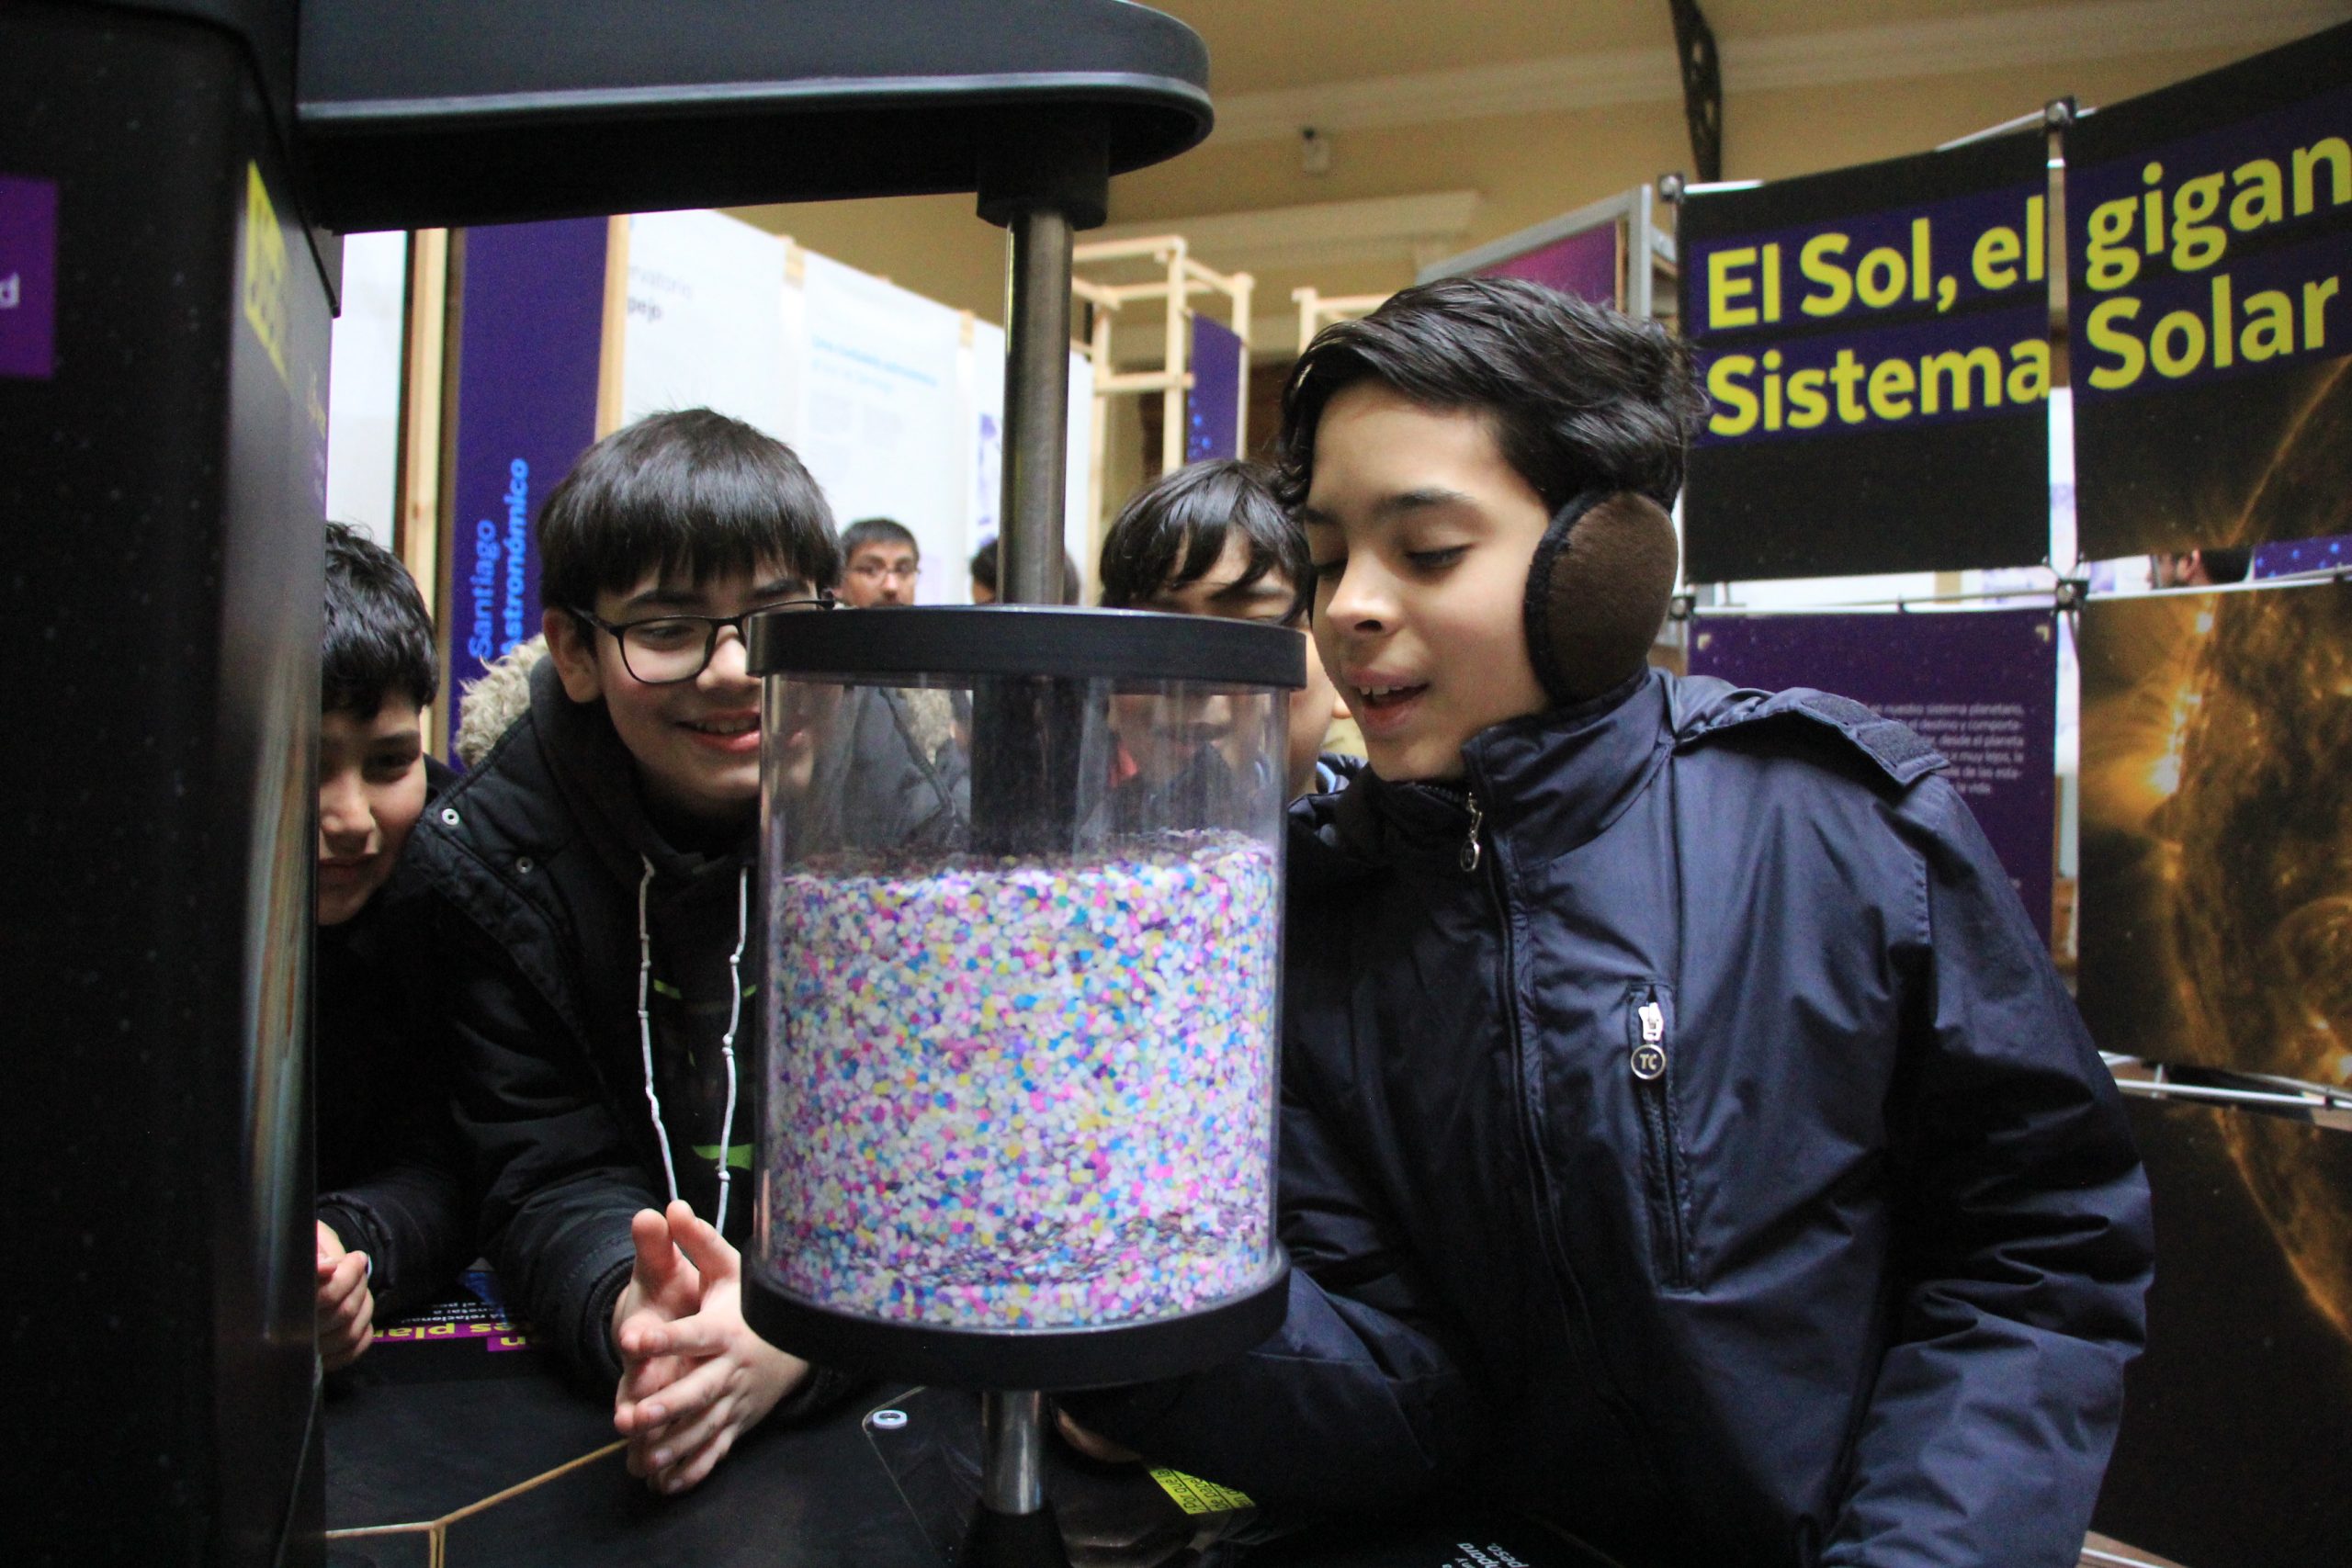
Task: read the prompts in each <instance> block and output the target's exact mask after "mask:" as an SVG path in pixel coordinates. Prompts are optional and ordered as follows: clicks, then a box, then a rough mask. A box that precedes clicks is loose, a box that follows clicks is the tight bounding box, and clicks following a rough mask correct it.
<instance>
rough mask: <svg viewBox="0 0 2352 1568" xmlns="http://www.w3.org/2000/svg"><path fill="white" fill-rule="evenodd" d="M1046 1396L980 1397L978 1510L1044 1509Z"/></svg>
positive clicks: (1019, 1511) (1022, 1511) (1020, 1511)
mask: <svg viewBox="0 0 2352 1568" xmlns="http://www.w3.org/2000/svg"><path fill="white" fill-rule="evenodd" d="M1045 1444H1046V1396H1045V1395H1044V1394H1042V1393H1035V1392H1024V1393H983V1394H981V1395H980V1505H981V1506H983V1507H985V1508H987V1509H988V1510H989V1512H990V1513H995V1514H1034V1513H1035V1512H1037V1510H1038V1509H1040V1508H1042V1507H1044V1506H1046V1485H1045V1451H1046V1450H1045Z"/></svg>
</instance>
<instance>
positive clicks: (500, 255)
mask: <svg viewBox="0 0 2352 1568" xmlns="http://www.w3.org/2000/svg"><path fill="white" fill-rule="evenodd" d="M460 265H462V267H463V269H464V270H463V274H462V279H463V280H462V283H461V286H460V287H461V290H462V292H461V295H460V299H461V300H462V310H463V320H462V321H461V323H460V325H459V328H458V406H457V411H456V420H457V452H456V457H455V459H454V461H453V463H452V465H451V480H450V534H449V546H448V550H447V558H448V563H449V564H448V567H447V576H446V579H445V581H443V582H442V584H441V604H442V606H443V611H444V614H445V615H446V616H447V622H448V627H449V685H448V690H449V694H450V701H449V703H448V710H449V711H448V712H447V715H445V716H444V725H445V731H444V732H445V734H446V735H447V737H448V738H449V739H451V740H454V739H455V738H456V735H457V732H458V706H459V702H460V699H461V694H463V692H464V691H465V688H466V685H467V683H468V682H471V681H474V680H478V679H480V678H481V672H482V670H483V667H484V666H486V665H488V664H489V663H490V662H491V661H492V660H495V659H497V658H498V657H499V656H500V655H502V654H504V653H507V652H510V651H512V650H513V649H514V647H515V644H516V643H519V642H524V641H527V640H528V639H530V638H531V637H537V635H538V632H539V554H538V547H537V542H536V541H535V539H534V537H533V535H532V528H533V525H535V524H536V523H537V519H538V512H539V505H540V503H541V502H543V501H544V500H545V499H546V497H547V492H548V488H549V487H551V486H552V485H554V484H555V482H556V481H557V480H559V479H562V478H563V476H564V474H565V473H566V472H567V471H568V470H569V469H570V468H571V464H572V461H573V459H575V458H577V457H579V456H580V454H581V453H582V451H584V450H585V449H586V448H587V446H588V445H589V443H590V442H592V441H594V439H595V438H596V374H597V367H598V364H599V360H600V358H601V355H602V352H603V344H604V321H605V220H604V219H602V218H581V219H571V220H564V221H561V222H556V223H515V224H504V225H501V226H499V227H496V228H487V229H470V230H468V231H466V233H465V235H464V245H463V249H462V251H461V253H460Z"/></svg>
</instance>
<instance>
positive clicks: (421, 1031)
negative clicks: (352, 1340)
mask: <svg viewBox="0 0 2352 1568" xmlns="http://www.w3.org/2000/svg"><path fill="white" fill-rule="evenodd" d="M425 767H426V773H427V777H428V779H429V781H430V782H429V784H428V785H427V791H426V796H425V805H426V807H427V809H428V810H429V809H430V808H431V807H432V806H433V803H434V802H435V800H437V799H438V798H439V797H440V795H441V794H442V793H443V792H444V791H445V790H447V788H448V785H449V782H450V780H451V778H452V777H453V775H452V774H451V773H450V772H449V770H448V769H447V768H445V767H443V766H441V764H440V763H438V762H435V761H432V760H431V759H429V758H428V759H427V760H426V763H425ZM422 895H423V888H422V887H421V886H420V884H419V880H418V878H417V876H416V874H415V873H414V871H413V869H411V867H410V866H409V865H408V864H407V863H405V862H403V863H402V864H401V866H400V867H399V868H398V869H397V870H395V871H394V872H393V874H392V876H391V879H390V881H388V882H387V883H386V884H385V885H384V886H382V887H381V888H379V890H378V891H377V893H376V896H375V897H372V898H370V899H369V900H368V903H367V904H366V906H365V907H363V908H361V909H360V911H359V912H358V913H357V914H356V915H354V916H353V917H352V918H351V919H348V920H345V922H344V923H343V924H341V925H338V926H324V927H322V928H320V930H319V933H318V969H317V974H316V976H315V978H314V979H313V981H312V987H311V988H312V994H313V996H314V997H315V998H316V1009H315V1011H314V1014H313V1016H314V1018H315V1020H316V1022H315V1026H314V1028H313V1031H312V1034H313V1038H314V1041H315V1046H314V1050H313V1053H312V1061H313V1064H314V1079H315V1087H314V1099H315V1102H316V1104H317V1106H318V1172H319V1188H320V1192H319V1202H318V1217H319V1218H320V1219H322V1220H324V1221H325V1222H326V1223H327V1224H329V1225H332V1226H333V1227H334V1233H335V1235H337V1236H338V1237H340V1238H341V1239H342V1242H343V1245H344V1246H345V1247H349V1248H350V1249H352V1250H353V1251H355V1252H365V1253H366V1254H367V1255H368V1288H369V1290H370V1291H371V1292H373V1293H374V1295H375V1299H376V1322H377V1324H378V1325H379V1326H380V1325H386V1324H389V1323H390V1322H391V1321H392V1320H393V1319H395V1318H398V1317H401V1316H403V1315H405V1314H409V1313H412V1312H414V1311H415V1310H416V1309H417V1308H419V1307H422V1306H426V1305H429V1304H431V1303H433V1302H435V1301H438V1300H441V1299H442V1298H443V1295H444V1293H445V1292H447V1290H448V1288H449V1287H450V1286H451V1284H452V1283H453V1282H454V1280H456V1277H457V1274H458V1270H459V1269H463V1268H464V1267H465V1266H466V1265H467V1264H468V1263H469V1262H470V1261H472V1259H473V1257H474V1200H473V1193H472V1190H471V1187H470V1185H469V1181H468V1179H467V1172H466V1157H465V1151H464V1148H463V1145H461V1144H460V1143H459V1141H458V1129H457V1125H456V1123H455V1122H452V1121H451V1120H450V1116H449V1100H450V1082H449V1060H448V1043H447V1038H446V1036H445V1034H444V1032H443V1031H442V1030H441V1029H440V1027H439V1021H438V1020H437V1019H436V1018H435V1017H434V1016H433V1013H432V1011H431V1010H430V1009H428V1008H425V1007H423V1006H421V1005H419V998H418V996H417V994H416V987H415V985H414V981H413V975H414V971H415V963H414V948H415V945H416V944H417V943H418V942H420V941H421V940H422V937H421V933H420V932H418V931H417V930H416V929H415V923H416V922H415V920H414V916H415V915H416V914H417V912H418V905H419V902H420V899H421V897H422Z"/></svg>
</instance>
